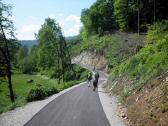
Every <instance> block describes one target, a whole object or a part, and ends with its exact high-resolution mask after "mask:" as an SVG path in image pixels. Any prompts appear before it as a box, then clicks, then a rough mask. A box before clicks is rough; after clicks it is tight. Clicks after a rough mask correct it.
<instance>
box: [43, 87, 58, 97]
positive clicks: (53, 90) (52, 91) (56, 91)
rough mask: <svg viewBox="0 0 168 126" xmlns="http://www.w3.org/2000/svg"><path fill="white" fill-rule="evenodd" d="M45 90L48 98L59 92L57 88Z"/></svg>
mask: <svg viewBox="0 0 168 126" xmlns="http://www.w3.org/2000/svg"><path fill="white" fill-rule="evenodd" d="M45 90H46V94H47V96H51V95H53V94H56V93H58V92H59V91H58V89H57V88H56V87H49V88H46V89H45Z"/></svg>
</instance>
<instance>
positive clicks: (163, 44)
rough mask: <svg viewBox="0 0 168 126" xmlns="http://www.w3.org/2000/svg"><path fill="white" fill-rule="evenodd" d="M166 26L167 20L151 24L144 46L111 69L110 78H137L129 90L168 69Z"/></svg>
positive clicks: (142, 84)
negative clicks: (126, 76)
mask: <svg viewBox="0 0 168 126" xmlns="http://www.w3.org/2000/svg"><path fill="white" fill-rule="evenodd" d="M161 24H163V26H162V25H161ZM167 26H168V22H167V21H163V22H159V23H156V24H155V25H154V26H151V27H150V30H149V31H148V34H147V37H146V38H147V39H146V45H145V47H144V48H142V49H141V50H140V51H139V52H137V54H135V55H134V56H132V57H131V58H129V59H128V60H127V61H126V62H123V63H122V64H120V65H119V66H117V67H115V68H114V69H113V70H112V74H111V76H112V78H115V77H117V76H119V75H128V76H129V77H131V78H139V81H138V83H136V84H134V85H131V86H129V87H128V89H129V92H130V91H131V93H133V92H134V91H137V90H141V89H142V87H143V86H144V85H145V84H146V82H147V81H148V80H149V79H150V78H151V77H152V76H155V75H158V74H160V73H161V72H163V71H165V70H167V69H168V64H167V62H168V51H167V50H168V35H167V33H168V29H166V28H165V27H167ZM156 31H159V33H158V32H156ZM162 35H164V36H162ZM125 93H126V92H125ZM126 94H127V93H126Z"/></svg>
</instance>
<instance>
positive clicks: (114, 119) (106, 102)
mask: <svg viewBox="0 0 168 126" xmlns="http://www.w3.org/2000/svg"><path fill="white" fill-rule="evenodd" d="M105 83H106V82H105ZM102 86H103V84H101V85H100V86H99V88H98V93H99V98H100V101H101V104H102V106H103V110H104V112H105V114H106V117H107V119H108V121H109V123H110V125H111V126H125V122H124V121H123V120H122V119H121V118H120V117H119V116H118V102H117V98H116V97H115V96H109V95H108V94H107V91H105V89H104V88H103V87H102Z"/></svg>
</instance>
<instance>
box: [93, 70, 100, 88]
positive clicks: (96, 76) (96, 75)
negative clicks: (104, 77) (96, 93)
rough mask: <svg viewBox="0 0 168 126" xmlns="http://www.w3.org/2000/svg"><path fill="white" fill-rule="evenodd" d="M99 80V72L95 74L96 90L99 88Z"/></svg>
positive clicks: (94, 83)
mask: <svg viewBox="0 0 168 126" xmlns="http://www.w3.org/2000/svg"><path fill="white" fill-rule="evenodd" d="M98 80H99V73H98V72H97V73H96V74H95V79H94V81H93V86H94V90H95V89H96V88H97V84H98Z"/></svg>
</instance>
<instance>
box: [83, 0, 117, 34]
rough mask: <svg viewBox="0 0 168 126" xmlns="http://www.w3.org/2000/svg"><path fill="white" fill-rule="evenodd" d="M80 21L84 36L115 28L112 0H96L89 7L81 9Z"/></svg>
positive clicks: (102, 32)
mask: <svg viewBox="0 0 168 126" xmlns="http://www.w3.org/2000/svg"><path fill="white" fill-rule="evenodd" d="M81 21H82V23H83V24H84V28H83V33H84V35H86V36H88V35H92V34H99V35H103V34H104V33H105V32H107V31H108V32H111V31H113V30H114V29H115V28H116V23H115V19H114V7H113V0H97V1H96V2H95V3H94V4H93V5H92V6H91V7H90V8H89V9H83V10H82V13H81Z"/></svg>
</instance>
